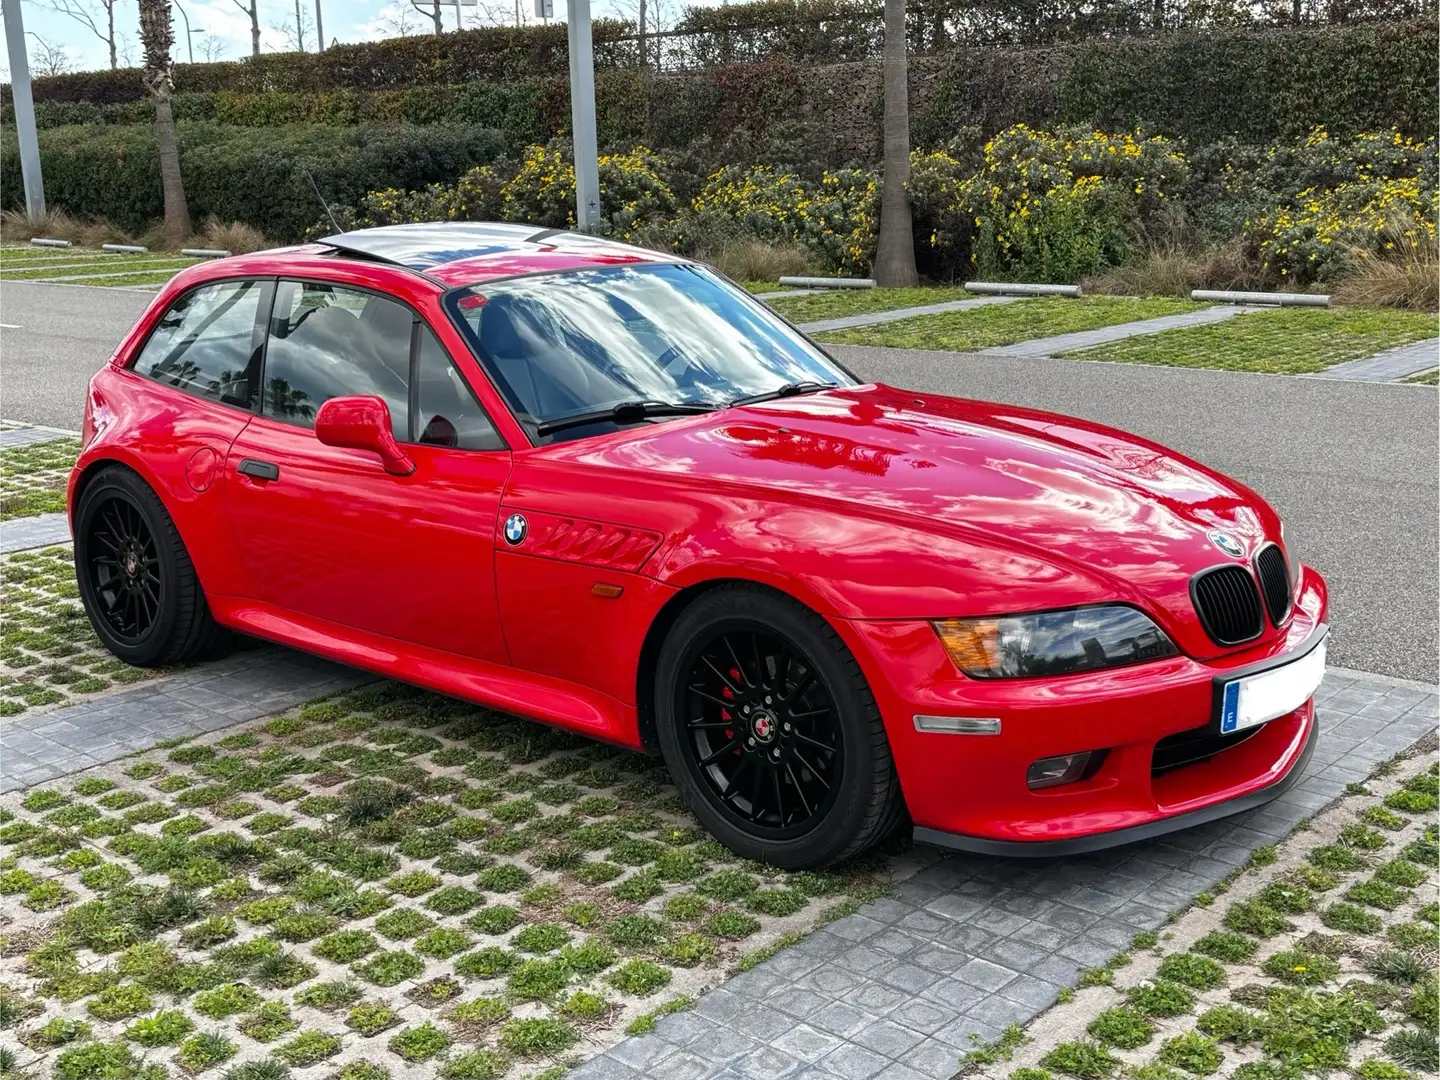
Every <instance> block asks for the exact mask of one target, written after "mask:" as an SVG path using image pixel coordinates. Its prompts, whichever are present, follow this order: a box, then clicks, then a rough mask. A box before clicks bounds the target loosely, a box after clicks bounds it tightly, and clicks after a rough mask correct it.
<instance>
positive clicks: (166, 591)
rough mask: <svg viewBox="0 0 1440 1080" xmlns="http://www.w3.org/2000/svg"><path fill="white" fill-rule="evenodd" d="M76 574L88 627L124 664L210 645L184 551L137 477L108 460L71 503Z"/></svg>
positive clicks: (215, 636) (213, 631)
mask: <svg viewBox="0 0 1440 1080" xmlns="http://www.w3.org/2000/svg"><path fill="white" fill-rule="evenodd" d="M74 523H75V578H76V583H77V584H78V585H79V587H80V599H81V602H82V603H83V604H84V605H85V614H86V615H88V616H89V617H90V625H91V626H93V627H94V628H95V633H96V635H98V636H99V638H100V641H101V643H102V644H104V646H105V647H106V648H107V649H109V650H110V651H111V652H112V653H114V654H115V655H116V656H117V657H119V658H120V659H121V660H124V661H125V662H126V663H127V664H133V665H135V666H136V667H162V666H166V665H169V664H178V663H180V662H182V661H184V660H188V659H191V658H193V657H195V656H197V655H199V654H201V653H204V652H207V651H209V650H210V649H212V648H213V647H214V646H215V645H216V643H217V642H218V640H219V637H220V634H221V631H220V628H219V627H218V626H217V625H216V623H215V621H214V619H212V618H211V616H210V609H209V607H208V606H207V605H206V603H205V594H204V592H203V590H202V589H201V588H200V581H199V578H198V577H197V576H196V574H195V566H194V564H193V563H192V562H191V561H190V553H189V552H187V551H186V550H185V544H184V542H183V541H182V540H181V539H180V533H179V532H178V531H177V530H176V528H175V522H174V521H173V520H171V517H170V514H169V513H168V512H167V511H166V509H165V506H164V504H162V503H161V502H160V499H159V496H157V495H156V494H155V492H154V491H152V490H151V488H150V485H148V484H147V483H145V481H144V480H143V479H141V478H140V477H139V476H138V475H136V474H135V473H134V472H132V471H131V470H129V469H127V468H125V467H123V466H109V467H106V468H105V469H104V470H103V471H102V472H100V473H99V474H98V475H96V476H95V477H94V478H93V479H92V480H90V481H89V482H88V483H87V484H86V485H85V487H84V488H83V489H82V491H81V493H80V498H79V501H78V503H77V505H76V508H75V522H74Z"/></svg>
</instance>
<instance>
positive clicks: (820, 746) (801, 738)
mask: <svg viewBox="0 0 1440 1080" xmlns="http://www.w3.org/2000/svg"><path fill="white" fill-rule="evenodd" d="M795 740H796V742H803V743H804V744H805V745H807V746H813V747H815V749H817V750H823V751H825V753H827V754H833V753H834V752H835V747H833V746H831V745H830V744H829V743H823V742H821V741H820V740H819V739H812V738H811V737H810V736H809V735H802V734H801V733H800V732H798V731H797V732H795ZM812 771H813V770H812Z"/></svg>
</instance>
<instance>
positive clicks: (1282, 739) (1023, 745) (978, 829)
mask: <svg viewBox="0 0 1440 1080" xmlns="http://www.w3.org/2000/svg"><path fill="white" fill-rule="evenodd" d="M1326 607H1327V603H1326V593H1325V584H1324V581H1323V579H1321V578H1320V576H1319V575H1318V574H1316V573H1315V572H1314V571H1312V570H1310V569H1308V568H1307V569H1306V570H1305V571H1304V573H1303V576H1302V579H1301V583H1300V588H1299V590H1298V596H1297V604H1296V608H1295V613H1294V616H1293V617H1292V619H1291V620H1290V622H1289V623H1288V624H1287V625H1286V626H1285V627H1284V629H1283V630H1282V632H1280V633H1279V634H1277V635H1275V636H1274V638H1273V639H1271V640H1270V641H1268V642H1267V643H1265V644H1264V645H1261V646H1256V647H1254V648H1250V649H1245V650H1241V651H1239V652H1236V653H1231V654H1229V655H1227V656H1224V657H1221V658H1219V659H1216V660H1212V661H1198V660H1193V659H1191V658H1189V657H1186V656H1176V657H1170V658H1167V659H1164V660H1157V661H1152V662H1149V663H1144V664H1137V665H1134V666H1131V667H1123V668H1114V669H1110V670H1107V671H1102V672H1093V673H1086V674H1080V675H1070V676H1064V677H1059V678H1037V679H1016V680H975V679H969V678H966V677H964V676H962V675H960V674H959V673H957V672H956V670H955V668H954V666H953V665H952V664H951V663H950V660H949V657H948V656H947V655H946V654H945V652H944V650H943V648H941V646H940V644H939V642H938V639H937V638H936V636H935V633H934V631H933V630H932V629H931V628H930V626H929V624H928V623H923V622H867V621H863V620H855V621H852V622H848V623H846V624H845V625H844V626H843V627H842V628H841V633H842V635H843V636H844V637H846V639H847V641H848V642H849V643H850V645H851V650H852V652H854V653H855V655H856V657H857V659H859V660H860V663H861V666H862V668H864V669H865V672H866V676H867V678H868V679H869V681H870V686H871V688H872V690H873V692H874V694H875V697H876V701H877V703H878V704H879V706H880V711H881V714H882V716H883V717H884V719H885V725H886V730H887V734H888V735H889V739H890V744H891V748H892V750H893V752H894V757H895V765H896V769H897V771H898V773H899V776H900V784H901V788H902V790H903V792H904V794H905V800H906V804H907V806H908V808H909V811H910V816H911V818H912V820H913V821H914V822H915V826H916V829H915V835H916V839H918V840H922V841H925V842H928V843H935V844H940V845H943V846H946V847H952V848H959V849H961V850H966V851H974V852H981V853H985V854H991V855H1007V856H1013V855H1021V856H1053V855H1062V854H1074V853H1078V852H1083V851H1091V850H1095V849H1098V848H1104V847H1111V846H1115V845H1119V844H1127V843H1132V842H1134V841H1137V840H1143V839H1147V838H1149V837H1152V836H1156V835H1160V834H1162V833H1166V832H1171V831H1174V830H1176V829H1183V828H1188V827H1190V826H1193V825H1197V824H1201V823H1202V822H1205V821H1211V820H1214V819H1216V818H1221V817H1226V816H1228V815H1231V814H1235V813H1239V812H1241V811H1243V810H1247V809H1252V808H1253V807H1255V806H1259V805H1261V804H1263V803H1265V802H1268V801H1270V800H1271V799H1274V798H1276V797H1278V796H1279V795H1280V794H1282V793H1283V792H1284V791H1285V790H1286V789H1288V788H1289V787H1290V786H1291V785H1293V784H1294V783H1296V782H1297V781H1298V780H1299V778H1300V777H1301V775H1302V774H1303V771H1304V766H1305V762H1306V761H1307V760H1308V758H1309V755H1310V754H1311V753H1312V752H1313V749H1314V744H1315V741H1316V737H1317V725H1316V722H1315V710H1314V703H1313V701H1307V702H1305V703H1304V704H1303V705H1302V706H1301V707H1299V708H1298V709H1296V710H1295V711H1294V712H1291V713H1288V714H1286V715H1284V716H1280V717H1278V718H1276V719H1273V720H1271V721H1269V722H1268V723H1266V724H1264V725H1262V726H1260V727H1259V728H1256V729H1253V733H1250V734H1248V736H1247V737H1245V738H1243V739H1236V738H1234V737H1233V736H1230V737H1226V738H1225V739H1224V740H1221V741H1218V742H1217V743H1216V744H1215V745H1216V747H1217V749H1216V750H1215V751H1214V752H1213V753H1211V755H1210V756H1209V757H1206V758H1205V759H1204V760H1199V761H1194V762H1193V763H1190V764H1185V765H1181V766H1179V767H1173V768H1167V767H1165V759H1164V753H1163V746H1164V745H1165V744H1164V743H1163V742H1162V741H1163V740H1167V738H1168V737H1171V736H1181V735H1182V733H1199V732H1201V731H1202V730H1207V729H1208V731H1209V732H1214V733H1215V734H1217V735H1218V718H1217V716H1216V712H1215V702H1216V689H1215V688H1216V685H1217V681H1220V682H1223V681H1224V680H1225V679H1229V678H1234V677H1236V676H1239V675H1247V674H1252V673H1253V672H1255V671H1256V670H1261V669H1263V668H1264V667H1267V666H1272V665H1278V664H1282V663H1285V662H1287V661H1289V660H1291V659H1293V658H1295V657H1298V656H1300V655H1303V654H1304V653H1305V652H1306V651H1307V650H1308V648H1310V647H1313V645H1314V644H1315V643H1316V641H1317V640H1318V639H1319V637H1320V635H1322V634H1323V633H1324V620H1325V616H1326ZM917 714H918V715H925V716H950V717H964V718H971V719H982V718H983V719H995V720H998V721H999V733H998V734H993V735H985V734H960V733H952V732H939V731H921V730H918V729H917V727H916V725H915V723H914V717H915V716H916V715H917ZM1232 740H1233V741H1232ZM1170 741H1171V742H1172V743H1173V741H1174V740H1170ZM1157 743H1161V744H1162V754H1161V755H1160V757H1158V758H1157V754H1156V745H1157ZM1087 750H1088V751H1096V750H1104V751H1106V754H1105V756H1104V760H1103V761H1102V762H1101V764H1100V765H1099V767H1098V769H1096V770H1095V771H1094V773H1093V775H1090V776H1088V777H1086V778H1084V779H1082V780H1079V781H1076V782H1074V783H1069V784H1065V785H1062V786H1060V787H1056V788H1050V789H1046V790H1040V791H1034V790H1031V789H1030V788H1029V787H1028V785H1027V784H1026V778H1025V777H1026V771H1027V769H1028V768H1029V766H1030V765H1031V764H1032V763H1033V762H1035V761H1037V760H1039V759H1041V758H1047V757H1053V756H1056V755H1061V754H1074V753H1081V752H1084V751H1087Z"/></svg>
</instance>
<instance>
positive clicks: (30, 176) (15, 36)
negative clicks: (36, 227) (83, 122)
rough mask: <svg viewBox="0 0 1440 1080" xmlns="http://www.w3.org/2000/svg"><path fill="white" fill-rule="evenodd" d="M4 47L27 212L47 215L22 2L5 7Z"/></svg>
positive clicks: (35, 215)
mask: <svg viewBox="0 0 1440 1080" xmlns="http://www.w3.org/2000/svg"><path fill="white" fill-rule="evenodd" d="M3 15H4V19H5V43H6V45H8V46H9V50H10V96H11V99H12V101H13V102H14V104H15V135H16V139H17V141H18V142H19V144H20V175H21V177H22V179H23V181H24V184H25V212H26V213H27V214H29V215H30V216H31V217H32V218H38V217H40V216H41V215H43V214H44V213H45V184H44V181H43V180H42V179H41V177H40V140H39V139H38V138H37V137H36V135H35V99H34V98H33V97H31V95H30V58H29V57H28V56H26V55H25V20H24V19H23V18H22V17H21V14H20V3H19V0H13V2H12V3H9V4H5V5H4V10H3Z"/></svg>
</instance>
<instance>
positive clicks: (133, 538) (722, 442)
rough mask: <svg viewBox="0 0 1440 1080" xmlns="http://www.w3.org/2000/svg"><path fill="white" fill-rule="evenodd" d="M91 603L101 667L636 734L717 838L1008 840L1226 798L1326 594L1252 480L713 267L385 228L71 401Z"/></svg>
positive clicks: (1280, 776) (320, 255) (1239, 783)
mask: <svg viewBox="0 0 1440 1080" xmlns="http://www.w3.org/2000/svg"><path fill="white" fill-rule="evenodd" d="M83 435H84V438H83V441H84V450H83V452H82V454H81V455H80V460H79V462H78V464H77V465H76V468H75V471H74V474H73V476H72V477H71V480H70V490H69V498H70V515H71V522H72V526H73V529H74V534H75V565H76V573H77V576H78V580H79V586H80V592H81V596H82V598H83V601H84V604H85V607H86V610H87V611H88V612H89V615H90V619H91V621H92V622H93V623H94V625H95V629H96V632H97V633H98V634H99V635H100V637H101V639H102V640H103V641H104V643H105V644H106V645H107V646H108V647H109V648H110V650H111V651H113V652H114V653H115V655H117V656H119V657H120V658H122V659H124V660H126V661H129V662H130V663H133V664H142V665H156V664H173V663H176V662H178V661H181V660H184V659H186V658H187V657H190V656H193V655H196V654H197V653H199V652H200V651H201V650H203V649H205V648H206V647H207V646H208V645H209V644H210V643H211V642H212V641H213V640H214V639H215V637H216V632H217V630H218V629H219V628H221V627H226V628H230V629H233V630H238V631H241V632H243V633H246V634H251V635H254V636H257V637H261V638H268V639H270V640H272V641H277V642H283V643H285V644H287V645H292V646H295V647H296V648H300V649H304V650H308V651H310V652H314V653H319V654H322V655H324V656H328V657H333V658H335V659H337V660H341V661H344V662H345V663H348V664H353V665H356V666H359V667H362V668H368V669H369V670H371V671H375V672H379V673H381V674H383V675H386V676H390V677H393V678H396V679H402V680H405V681H407V682H411V683H415V684H419V685H421V686H426V687H431V688H433V689H435V690H439V691H442V692H444V693H447V694H453V695H456V696H459V697H462V698H467V699H470V700H472V701H476V702H481V703H483V704H485V705H488V706H492V707H495V708H498V709H503V710H507V711H510V712H514V713H518V714H521V715H523V716H527V717H531V718H534V719H536V720H540V721H543V722H546V723H551V724H558V725H561V726H563V727H566V728H569V729H571V730H574V731H577V732H581V733H584V734H587V735H591V736H594V737H595V738H598V739H604V740H608V741H610V742H613V743H617V744H620V745H622V746H627V747H633V748H635V749H649V750H653V751H658V752H659V753H660V754H662V755H663V756H664V759H665V762H666V764H667V765H668V766H669V769H670V771H671V773H672V774H673V776H674V778H675V783H676V784H677V785H678V786H679V789H680V791H681V792H682V793H683V796H684V798H685V800H686V802H687V803H688V804H689V805H690V806H691V807H692V808H693V810H694V812H695V813H696V814H697V815H698V816H699V818H700V819H701V821H702V822H703V823H704V824H705V826H706V827H707V828H709V829H710V830H711V832H712V833H713V834H714V835H715V836H716V837H718V838H719V839H720V840H722V841H723V842H724V843H725V844H727V845H728V846H729V847H731V848H732V849H734V850H735V851H736V852H738V853H740V854H742V855H744V856H747V857H750V858H754V859H760V860H764V861H766V862H769V863H772V864H775V865H778V866H781V867H787V868H802V867H816V866H822V865H825V864H828V863H831V862H834V861H835V860H837V859H841V858H844V857H845V856H847V855H851V854H854V853H856V852H858V851H861V850H863V849H864V848H866V847H867V846H869V845H871V844H873V843H875V842H876V841H877V840H879V839H881V838H882V837H883V836H885V835H886V834H887V833H888V832H890V831H891V830H893V829H894V828H896V827H897V826H898V825H900V824H901V823H902V822H904V821H905V819H906V818H907V817H908V818H909V819H910V820H911V821H913V823H914V825H915V831H916V835H917V837H918V838H919V839H921V840H925V841H929V842H933V843H940V844H945V845H948V846H951V847H955V848H960V849H963V850H968V851H977V852H985V853H992V854H1003V855H1033V854H1044V855H1052V854H1060V853H1067V852H1080V851H1086V850H1090V849H1094V848H1098V847H1104V846H1107V845H1112V844H1117V843H1123V842H1128V841H1132V840H1137V839H1142V838H1145V837H1149V836H1154V835H1156V834H1159V833H1163V832H1166V831H1169V830H1173V829H1177V828H1181V827H1184V826H1187V825H1192V824H1195V823H1198V822H1203V821H1207V820H1210V819H1213V818H1217V817H1221V816H1224V815H1226V814H1232V813H1235V812H1237V811H1240V810H1243V809H1247V808H1250V807H1254V806H1257V805H1259V804H1261V803H1263V802H1265V801H1267V800H1269V799H1272V798H1274V797H1275V796H1276V795H1278V794H1279V793H1280V792H1281V791H1283V790H1284V789H1285V788H1286V787H1288V786H1289V785H1290V784H1292V783H1293V782H1294V781H1295V780H1296V779H1297V778H1298V777H1299V774H1300V773H1301V771H1302V770H1303V767H1304V764H1305V761H1306V760H1307V757H1308V755H1309V753H1310V751H1311V749H1312V747H1313V745H1314V742H1315V738H1316V722H1315V713H1314V706H1313V703H1312V701H1311V698H1312V695H1313V694H1314V692H1315V689H1316V687H1317V686H1318V685H1319V682H1320V677H1321V675H1322V673H1323V671H1324V665H1325V634H1326V625H1325V621H1326V590H1325V583H1324V581H1323V580H1322V579H1321V577H1320V576H1319V575H1318V574H1317V573H1315V572H1314V571H1313V570H1311V569H1309V568H1307V567H1303V566H1302V565H1301V564H1300V563H1299V562H1298V561H1297V560H1296V559H1295V557H1294V554H1293V552H1292V551H1291V550H1290V548H1289V547H1288V546H1287V545H1286V542H1285V536H1284V531H1283V529H1282V527H1281V523H1280V520H1279V518H1278V517H1277V516H1276V514H1275V512H1274V511H1273V510H1272V509H1271V508H1270V507H1269V506H1268V505H1267V504H1266V503H1265V502H1264V500H1262V499H1261V498H1259V497H1258V496H1257V495H1256V494H1255V493H1254V492H1252V491H1250V490H1249V489H1248V488H1246V487H1245V486H1243V485H1241V484H1239V483H1236V482H1235V481H1233V480H1229V479H1227V478H1225V477H1224V476H1220V475H1218V474H1217V473H1215V472H1212V471H1211V470H1209V469H1206V468H1204V467H1203V466H1201V465H1199V464H1197V463H1195V462H1193V461H1189V460H1187V459H1185V458H1183V457H1181V456H1179V455H1177V454H1174V453H1171V452H1169V451H1167V450H1165V449H1164V448H1162V447H1159V446H1156V445H1155V444H1153V443H1150V442H1146V441H1145V440H1143V439H1138V438H1135V437H1133V436H1130V435H1126V434H1123V433H1122V432H1118V431H1114V430H1111V429H1109V428H1104V427H1100V426H1097V425H1095V424H1091V423H1086V422H1084V421H1080V420H1073V419H1069V418H1067V417H1063V416H1056V415H1052V414H1048V413H1041V412H1035V411H1032V410H1029V409H1021V408H1012V407H1009V406H1005V405H995V404H989V403H985V402H978V401H965V400H960V399H956V398H947V397H937V396H934V395H930V394H915V393H912V392H908V391H903V390H897V389H894V388H892V387H889V386H883V385H877V384H873V383H871V384H867V383H862V382H861V381H860V380H859V379H857V378H855V377H854V376H852V375H851V374H850V373H849V372H848V371H846V369H845V368H844V367H843V366H842V365H841V364H839V363H837V362H836V361H835V360H834V359H832V358H831V357H829V356H828V355H827V354H826V353H825V351H824V350H823V349H821V348H820V347H819V346H817V345H816V344H814V343H813V342H811V341H809V340H807V339H806V338H805V337H804V336H803V335H802V334H800V333H798V332H797V331H796V330H795V329H794V328H793V327H791V326H789V325H788V324H787V323H786V322H785V321H784V320H782V319H780V318H779V317H777V316H776V315H775V314H774V313H772V312H771V311H770V310H769V309H768V308H766V307H765V305H764V304H762V303H760V302H758V301H756V300H753V299H751V298H750V297H749V296H748V295H746V294H745V293H744V292H742V291H741V290H739V289H737V288H735V287H734V286H733V285H731V284H730V283H728V282H727V281H726V280H724V279H723V278H721V277H719V276H717V275H716V274H715V273H714V272H712V271H710V270H708V269H706V268H705V267H703V266H698V265H695V264H693V263H690V262H686V261H684V260H682V259H677V258H672V257H669V256H664V255H659V254H655V253H653V252H648V251H641V250H638V249H636V248H632V247H628V246H625V245H622V244H618V243H613V242H608V241H601V240H597V239H595V238H591V237H586V236H580V235H576V234H570V233H564V232H557V231H555V230H545V231H537V230H536V229H533V228H529V227H524V226H519V225H484V224H459V223H457V224H439V225H403V226H392V227H388V228H382V229H368V230H362V231H358V232H351V233H345V234H343V235H339V236H333V237H330V238H329V239H327V240H325V241H322V242H320V243H316V244H310V245H306V246H303V247H295V248H289V249H285V250H281V251H271V252H265V253H262V254H258V255H250V256H242V257H238V258H230V259H223V260H220V261H217V262H212V263H208V264H205V265H202V266H197V267H194V268H192V269H189V270H187V271H185V272H184V273H181V274H180V275H178V276H177V277H176V278H175V279H174V280H173V281H171V282H170V284H169V285H168V286H166V287H165V289H164V290H162V292H161V293H160V295H159V296H158V297H156V299H155V302H154V303H153V304H152V305H151V306H150V309H149V310H148V311H147V312H146V313H145V315H144V316H143V317H142V318H141V320H140V322H139V324H138V325H137V326H136V327H135V328H134V329H133V330H132V331H131V333H130V335H129V336H128V337H127V338H126V339H125V341H124V342H123V344H122V345H121V346H120V348H119V350H118V351H117V352H116V354H115V356H114V358H113V360H112V361H111V362H110V363H109V364H108V365H107V366H106V367H105V368H104V369H103V370H102V371H101V372H100V373H99V374H97V375H96V376H95V377H94V379H93V380H92V381H91V384H90V389H89V396H88V401H87V402H86V409H85V421H84V432H83Z"/></svg>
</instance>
